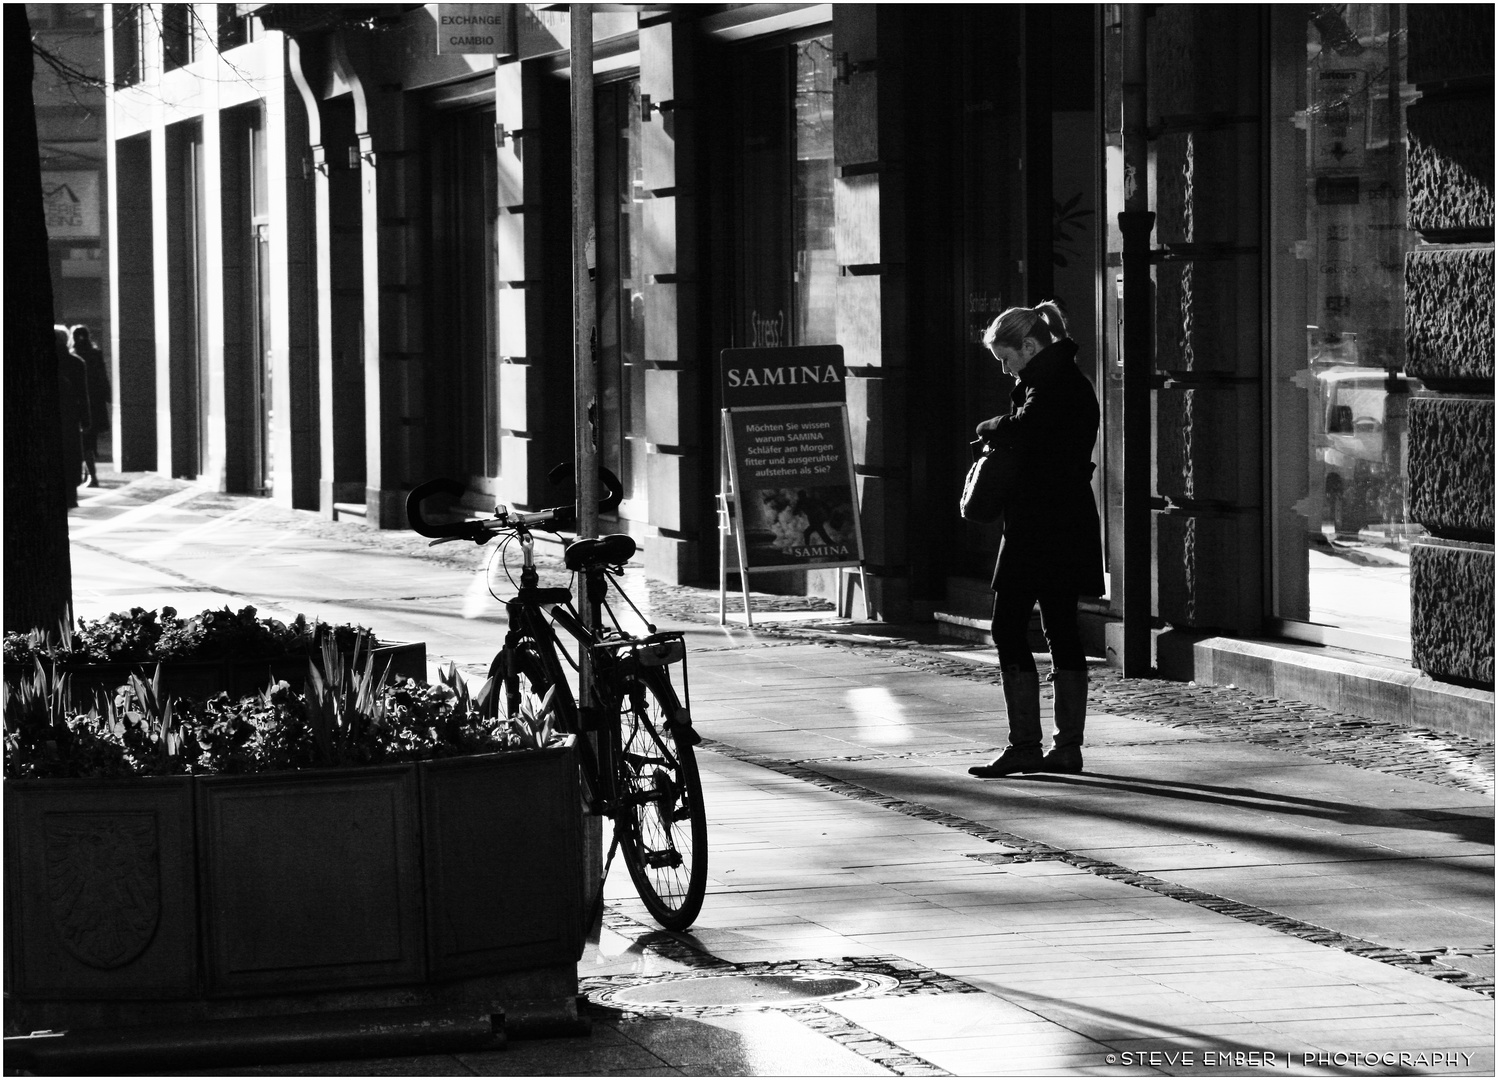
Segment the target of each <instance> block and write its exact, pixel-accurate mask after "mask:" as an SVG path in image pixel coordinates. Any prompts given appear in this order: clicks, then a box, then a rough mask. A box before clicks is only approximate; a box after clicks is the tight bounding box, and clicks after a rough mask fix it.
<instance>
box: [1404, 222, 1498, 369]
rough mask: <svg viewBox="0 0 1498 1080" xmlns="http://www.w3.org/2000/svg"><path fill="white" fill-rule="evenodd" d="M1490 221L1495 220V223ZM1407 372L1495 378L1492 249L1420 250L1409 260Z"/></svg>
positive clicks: (1406, 264)
mask: <svg viewBox="0 0 1498 1080" xmlns="http://www.w3.org/2000/svg"><path fill="white" fill-rule="evenodd" d="M1490 220H1491V219H1490ZM1404 302H1405V315H1404V319H1405V322H1404V344H1405V364H1406V368H1405V370H1406V371H1408V373H1409V374H1411V375H1414V376H1416V377H1417V378H1421V379H1426V380H1428V381H1439V380H1443V379H1462V380H1468V379H1482V380H1488V381H1491V380H1492V378H1493V249H1492V248H1491V247H1487V248H1481V247H1461V248H1445V247H1428V248H1417V249H1416V250H1414V251H1411V252H1410V253H1409V254H1408V255H1406V256H1405V260H1404Z"/></svg>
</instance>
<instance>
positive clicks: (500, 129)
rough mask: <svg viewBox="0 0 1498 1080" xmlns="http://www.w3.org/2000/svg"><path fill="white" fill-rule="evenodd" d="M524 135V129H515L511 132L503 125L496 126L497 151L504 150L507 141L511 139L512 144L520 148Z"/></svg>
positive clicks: (495, 144)
mask: <svg viewBox="0 0 1498 1080" xmlns="http://www.w3.org/2000/svg"><path fill="white" fill-rule="evenodd" d="M524 134H525V131H524V129H522V128H515V129H513V130H511V129H510V128H507V127H505V126H504V125H503V124H495V125H494V146H495V148H496V149H499V150H503V149H504V145H505V140H506V139H509V140H510V142H511V143H513V144H515V145H516V146H518V145H519V144H520V138H521V136H523V135H524Z"/></svg>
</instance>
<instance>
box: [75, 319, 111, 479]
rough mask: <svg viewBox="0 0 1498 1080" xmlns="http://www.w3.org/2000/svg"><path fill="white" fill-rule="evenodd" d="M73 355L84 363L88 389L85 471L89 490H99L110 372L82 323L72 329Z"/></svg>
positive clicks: (107, 413)
mask: <svg viewBox="0 0 1498 1080" xmlns="http://www.w3.org/2000/svg"><path fill="white" fill-rule="evenodd" d="M73 355H74V356H76V357H78V359H80V360H82V361H83V369H84V375H85V378H86V381H87V385H88V406H89V423H88V427H87V428H86V429H84V432H83V468H84V470H85V471H86V472H87V473H88V486H89V487H98V486H99V469H98V464H97V461H96V458H97V456H98V452H99V436H101V435H106V434H108V433H109V426H110V425H109V402H110V392H109V368H108V367H106V366H105V364H104V353H103V352H101V351H100V349H99V347H98V346H97V345H95V344H94V342H93V339H92V337H91V336H90V334H89V332H88V327H86V326H84V325H82V324H81V323H80V324H79V325H77V326H75V327H73Z"/></svg>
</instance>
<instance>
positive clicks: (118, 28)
mask: <svg viewBox="0 0 1498 1080" xmlns="http://www.w3.org/2000/svg"><path fill="white" fill-rule="evenodd" d="M142 6H143V5H141V4H115V5H114V7H113V9H112V10H113V11H114V25H113V27H112V31H113V33H114V85H115V86H131V85H133V84H135V83H138V82H140V80H141V57H142V56H144V55H145V48H144V45H143V42H142V41H141V33H142V30H143V29H144V28H143V27H142V25H141V9H142Z"/></svg>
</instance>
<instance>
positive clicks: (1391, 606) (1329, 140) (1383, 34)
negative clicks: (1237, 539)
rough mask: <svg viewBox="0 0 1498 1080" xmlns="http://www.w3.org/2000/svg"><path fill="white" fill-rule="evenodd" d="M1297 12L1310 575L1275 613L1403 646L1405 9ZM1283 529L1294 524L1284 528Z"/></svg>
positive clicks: (1294, 481)
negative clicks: (1301, 16)
mask: <svg viewBox="0 0 1498 1080" xmlns="http://www.w3.org/2000/svg"><path fill="white" fill-rule="evenodd" d="M1292 10H1299V11H1309V15H1308V16H1307V17H1304V21H1303V22H1301V23H1300V25H1299V26H1298V27H1294V26H1286V25H1285V24H1282V26H1283V27H1284V30H1285V32H1284V33H1282V34H1280V35H1277V37H1278V40H1279V41H1280V42H1281V43H1283V44H1282V47H1285V48H1287V49H1288V48H1293V47H1294V46H1293V45H1292V44H1291V43H1292V42H1294V41H1296V40H1298V41H1299V42H1300V43H1301V45H1302V46H1303V48H1304V52H1303V54H1302V55H1301V58H1300V60H1299V65H1300V67H1299V75H1298V76H1296V75H1294V74H1293V71H1294V64H1293V63H1292V62H1291V61H1290V58H1289V57H1288V56H1285V57H1282V58H1281V59H1282V61H1283V66H1281V65H1277V71H1278V72H1280V73H1283V74H1282V76H1281V77H1285V78H1298V79H1299V80H1301V85H1300V88H1299V89H1298V91H1297V96H1298V98H1299V102H1298V103H1299V105H1300V107H1299V108H1298V109H1296V110H1295V111H1294V112H1293V113H1292V114H1291V115H1289V116H1285V115H1283V114H1281V115H1279V116H1278V117H1277V122H1279V123H1287V124H1292V125H1294V127H1295V128H1297V129H1298V130H1299V132H1300V133H1301V134H1300V141H1301V143H1302V145H1301V146H1300V148H1299V149H1298V150H1297V151H1296V152H1295V157H1296V160H1295V161H1294V162H1293V165H1294V167H1295V169H1296V171H1297V172H1298V174H1299V178H1300V179H1299V183H1300V184H1301V191H1302V192H1303V194H1301V195H1300V196H1299V198H1298V199H1294V200H1293V201H1292V199H1291V198H1289V197H1288V196H1289V195H1290V193H1288V192H1285V191H1284V189H1283V188H1282V189H1281V193H1283V194H1285V195H1286V196H1287V197H1286V198H1283V199H1281V200H1280V205H1279V206H1278V207H1276V213H1277V214H1278V215H1281V216H1282V220H1283V217H1284V215H1292V214H1293V215H1299V214H1301V213H1302V212H1303V215H1304V217H1303V225H1301V226H1300V227H1299V228H1298V229H1297V228H1295V223H1294V222H1292V221H1285V222H1284V224H1285V226H1286V227H1287V229H1290V230H1293V231H1292V232H1291V235H1294V234H1295V232H1298V233H1299V235H1300V236H1303V237H1304V239H1303V240H1301V241H1299V242H1298V243H1296V244H1295V245H1294V251H1293V258H1294V260H1295V261H1296V263H1298V264H1299V265H1298V267H1296V271H1287V273H1289V272H1298V274H1299V280H1301V281H1302V282H1303V289H1302V295H1300V296H1293V295H1292V296H1289V297H1287V298H1286V300H1287V304H1286V305H1285V306H1288V307H1290V308H1291V309H1292V310H1280V311H1277V312H1276V319H1277V320H1281V319H1290V318H1295V317H1296V316H1297V312H1296V311H1295V310H1294V308H1297V307H1298V308H1299V311H1300V312H1301V313H1303V315H1304V323H1305V327H1306V330H1305V336H1304V339H1303V351H1302V352H1300V355H1298V356H1280V357H1278V358H1277V364H1278V365H1279V370H1280V371H1281V372H1285V373H1286V374H1287V375H1289V381H1290V382H1291V383H1292V384H1293V385H1294V387H1295V388H1296V389H1297V390H1298V391H1299V392H1300V393H1302V394H1303V395H1304V398H1303V399H1302V400H1303V404H1299V403H1295V402H1291V401H1284V402H1283V404H1282V407H1281V412H1282V417H1283V416H1288V415H1300V416H1304V418H1305V420H1304V422H1305V427H1306V441H1305V443H1304V444H1303V445H1304V447H1305V449H1304V453H1303V456H1302V458H1301V462H1300V463H1299V464H1297V463H1296V462H1295V461H1294V459H1293V457H1286V456H1283V455H1282V456H1280V457H1279V458H1278V467H1279V468H1281V469H1295V468H1300V469H1304V470H1305V473H1304V478H1303V479H1301V478H1289V477H1281V480H1280V486H1281V489H1282V490H1285V491H1301V492H1303V493H1304V498H1303V499H1301V500H1300V501H1298V502H1297V503H1296V505H1295V506H1294V507H1293V510H1294V511H1295V513H1296V514H1297V515H1298V516H1299V517H1300V519H1301V520H1302V523H1303V526H1304V529H1305V536H1306V552H1305V564H1304V567H1303V569H1299V568H1292V567H1287V566H1281V567H1280V568H1279V570H1280V573H1281V577H1280V590H1279V605H1280V611H1279V613H1278V614H1279V615H1280V616H1281V617H1282V618H1286V619H1292V620H1304V621H1306V622H1309V623H1312V624H1322V625H1324V626H1330V627H1336V628H1338V629H1340V630H1343V631H1352V632H1354V633H1358V634H1366V635H1372V639H1371V640H1375V639H1380V638H1381V639H1386V641H1387V642H1388V643H1389V644H1388V646H1387V651H1392V652H1400V651H1407V649H1408V636H1409V597H1408V580H1409V555H1408V551H1409V547H1410V543H1411V541H1412V540H1413V539H1414V538H1415V537H1417V536H1419V535H1422V534H1423V533H1424V530H1423V529H1422V528H1421V527H1420V526H1419V525H1416V524H1414V523H1412V522H1411V521H1410V518H1409V485H1408V445H1407V429H1408V426H1407V419H1406V418H1407V416H1408V412H1409V398H1410V396H1411V395H1412V394H1415V393H1418V392H1419V391H1420V389H1421V387H1420V384H1419V382H1418V381H1416V380H1414V379H1410V378H1406V377H1404V375H1403V374H1402V372H1403V370H1404V364H1405V356H1404V277H1403V274H1404V256H1405V253H1406V252H1407V251H1409V250H1410V249H1411V248H1412V247H1414V246H1415V242H1416V241H1415V237H1414V234H1412V233H1411V232H1409V231H1408V230H1407V229H1406V227H1405V217H1406V208H1407V198H1406V194H1405V132H1404V106H1405V105H1406V104H1407V103H1408V101H1409V98H1410V88H1409V87H1408V85H1407V84H1406V83H1405V81H1404V30H1403V21H1402V9H1401V8H1400V6H1399V5H1388V4H1346V5H1337V6H1324V7H1318V8H1314V9H1285V10H1284V11H1282V12H1281V13H1279V14H1278V15H1277V18H1281V19H1294V18H1296V17H1295V15H1293V14H1291V12H1292ZM1297 21H1299V20H1297ZM1284 164H1286V165H1289V164H1292V162H1284ZM1297 202H1298V203H1299V204H1300V206H1299V207H1296V206H1295V204H1296V203H1297ZM1302 208H1303V209H1302ZM1281 257H1282V258H1283V256H1281ZM1280 340H1281V341H1282V342H1288V340H1289V339H1287V338H1285V337H1283V336H1282V337H1281V339H1280ZM1286 509H1287V508H1286V507H1284V506H1282V507H1281V510H1282V513H1283V512H1284V511H1285V510H1286ZM1280 527H1281V528H1282V529H1291V528H1294V524H1293V521H1291V520H1286V519H1284V518H1282V519H1281V522H1280ZM1281 550H1282V551H1284V550H1285V549H1284V548H1283V547H1281ZM1295 569H1299V572H1290V571H1292V570H1295ZM1400 642H1402V645H1401V644H1400ZM1374 647H1377V646H1376V645H1375V646H1374Z"/></svg>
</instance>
